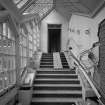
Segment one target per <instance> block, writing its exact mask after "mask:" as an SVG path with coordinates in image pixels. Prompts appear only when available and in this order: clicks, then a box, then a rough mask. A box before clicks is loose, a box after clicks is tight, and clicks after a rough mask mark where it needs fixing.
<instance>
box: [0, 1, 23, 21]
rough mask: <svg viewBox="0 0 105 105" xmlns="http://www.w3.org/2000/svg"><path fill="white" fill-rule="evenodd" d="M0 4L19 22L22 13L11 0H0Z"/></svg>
mask: <svg viewBox="0 0 105 105" xmlns="http://www.w3.org/2000/svg"><path fill="white" fill-rule="evenodd" d="M0 4H1V5H2V6H4V7H5V8H6V9H7V10H8V12H9V13H10V14H11V15H12V16H13V17H14V18H15V19H16V20H17V21H18V22H19V21H20V20H21V19H22V14H21V13H20V12H19V10H18V9H17V7H16V6H15V4H14V3H13V2H12V0H0Z"/></svg>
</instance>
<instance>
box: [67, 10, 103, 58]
mask: <svg viewBox="0 0 105 105" xmlns="http://www.w3.org/2000/svg"><path fill="white" fill-rule="evenodd" d="M104 18H105V8H104V9H102V10H101V12H100V13H98V14H97V16H96V17H95V18H88V17H83V16H77V15H72V17H71V19H70V22H69V38H70V40H71V42H70V45H71V46H73V53H74V54H75V55H76V56H78V52H79V53H80V52H82V51H83V50H86V49H89V48H91V47H92V44H93V43H94V42H97V41H98V40H99V38H98V24H99V23H100V22H101V21H102V20H103V19H104ZM70 29H71V31H70ZM87 29H89V30H90V34H86V33H85V30H87ZM73 30H74V32H72V31H73ZM77 30H80V34H78V32H77ZM96 55H97V56H99V52H98V49H97V50H96Z"/></svg>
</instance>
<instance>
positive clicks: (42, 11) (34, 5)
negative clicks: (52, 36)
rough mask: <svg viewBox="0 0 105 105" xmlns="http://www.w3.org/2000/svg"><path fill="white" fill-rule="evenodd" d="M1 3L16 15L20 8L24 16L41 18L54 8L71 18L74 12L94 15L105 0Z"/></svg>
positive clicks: (30, 0)
mask: <svg viewBox="0 0 105 105" xmlns="http://www.w3.org/2000/svg"><path fill="white" fill-rule="evenodd" d="M0 3H2V4H3V6H4V7H5V8H6V6H7V8H6V9H10V11H13V14H14V15H16V16H17V12H15V11H16V10H18V11H19V13H20V14H21V15H22V16H25V17H29V16H28V15H30V17H31V16H33V15H37V17H38V18H40V19H43V18H44V17H45V16H47V15H48V14H49V13H50V12H51V11H52V10H53V9H55V10H56V11H58V12H59V13H60V14H62V15H63V16H64V17H66V18H70V16H71V15H72V14H77V15H82V16H88V17H93V16H95V15H96V14H97V13H98V12H99V10H100V9H102V7H104V6H105V0H11V1H10V0H0ZM13 5H14V6H13ZM103 5H104V6H103ZM12 7H13V10H12ZM16 16H15V17H16ZM40 19H39V20H40Z"/></svg>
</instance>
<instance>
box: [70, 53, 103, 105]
mask: <svg viewBox="0 0 105 105" xmlns="http://www.w3.org/2000/svg"><path fill="white" fill-rule="evenodd" d="M71 56H72V57H73V58H74V60H75V63H76V64H77V65H78V66H80V67H81V69H80V70H81V71H82V73H83V74H84V76H85V78H86V79H87V81H88V82H89V84H90V85H91V87H92V89H93V91H94V92H95V94H96V96H97V97H98V99H99V100H100V98H101V95H100V94H99V92H98V90H97V88H96V87H95V85H94V83H93V80H92V79H91V78H90V77H88V74H87V73H86V71H85V70H86V69H85V67H84V66H83V65H82V64H81V62H80V61H79V60H78V59H77V58H76V57H75V55H74V54H73V53H72V52H71ZM100 102H101V101H100ZM101 104H102V105H104V104H103V103H102V102H101Z"/></svg>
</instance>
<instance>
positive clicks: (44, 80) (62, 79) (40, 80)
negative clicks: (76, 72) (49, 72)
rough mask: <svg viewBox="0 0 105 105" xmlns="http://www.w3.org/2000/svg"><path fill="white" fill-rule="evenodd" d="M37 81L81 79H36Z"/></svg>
mask: <svg viewBox="0 0 105 105" xmlns="http://www.w3.org/2000/svg"><path fill="white" fill-rule="evenodd" d="M35 81H79V79H53V78H52V79H37V78H36V79H35Z"/></svg>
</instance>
